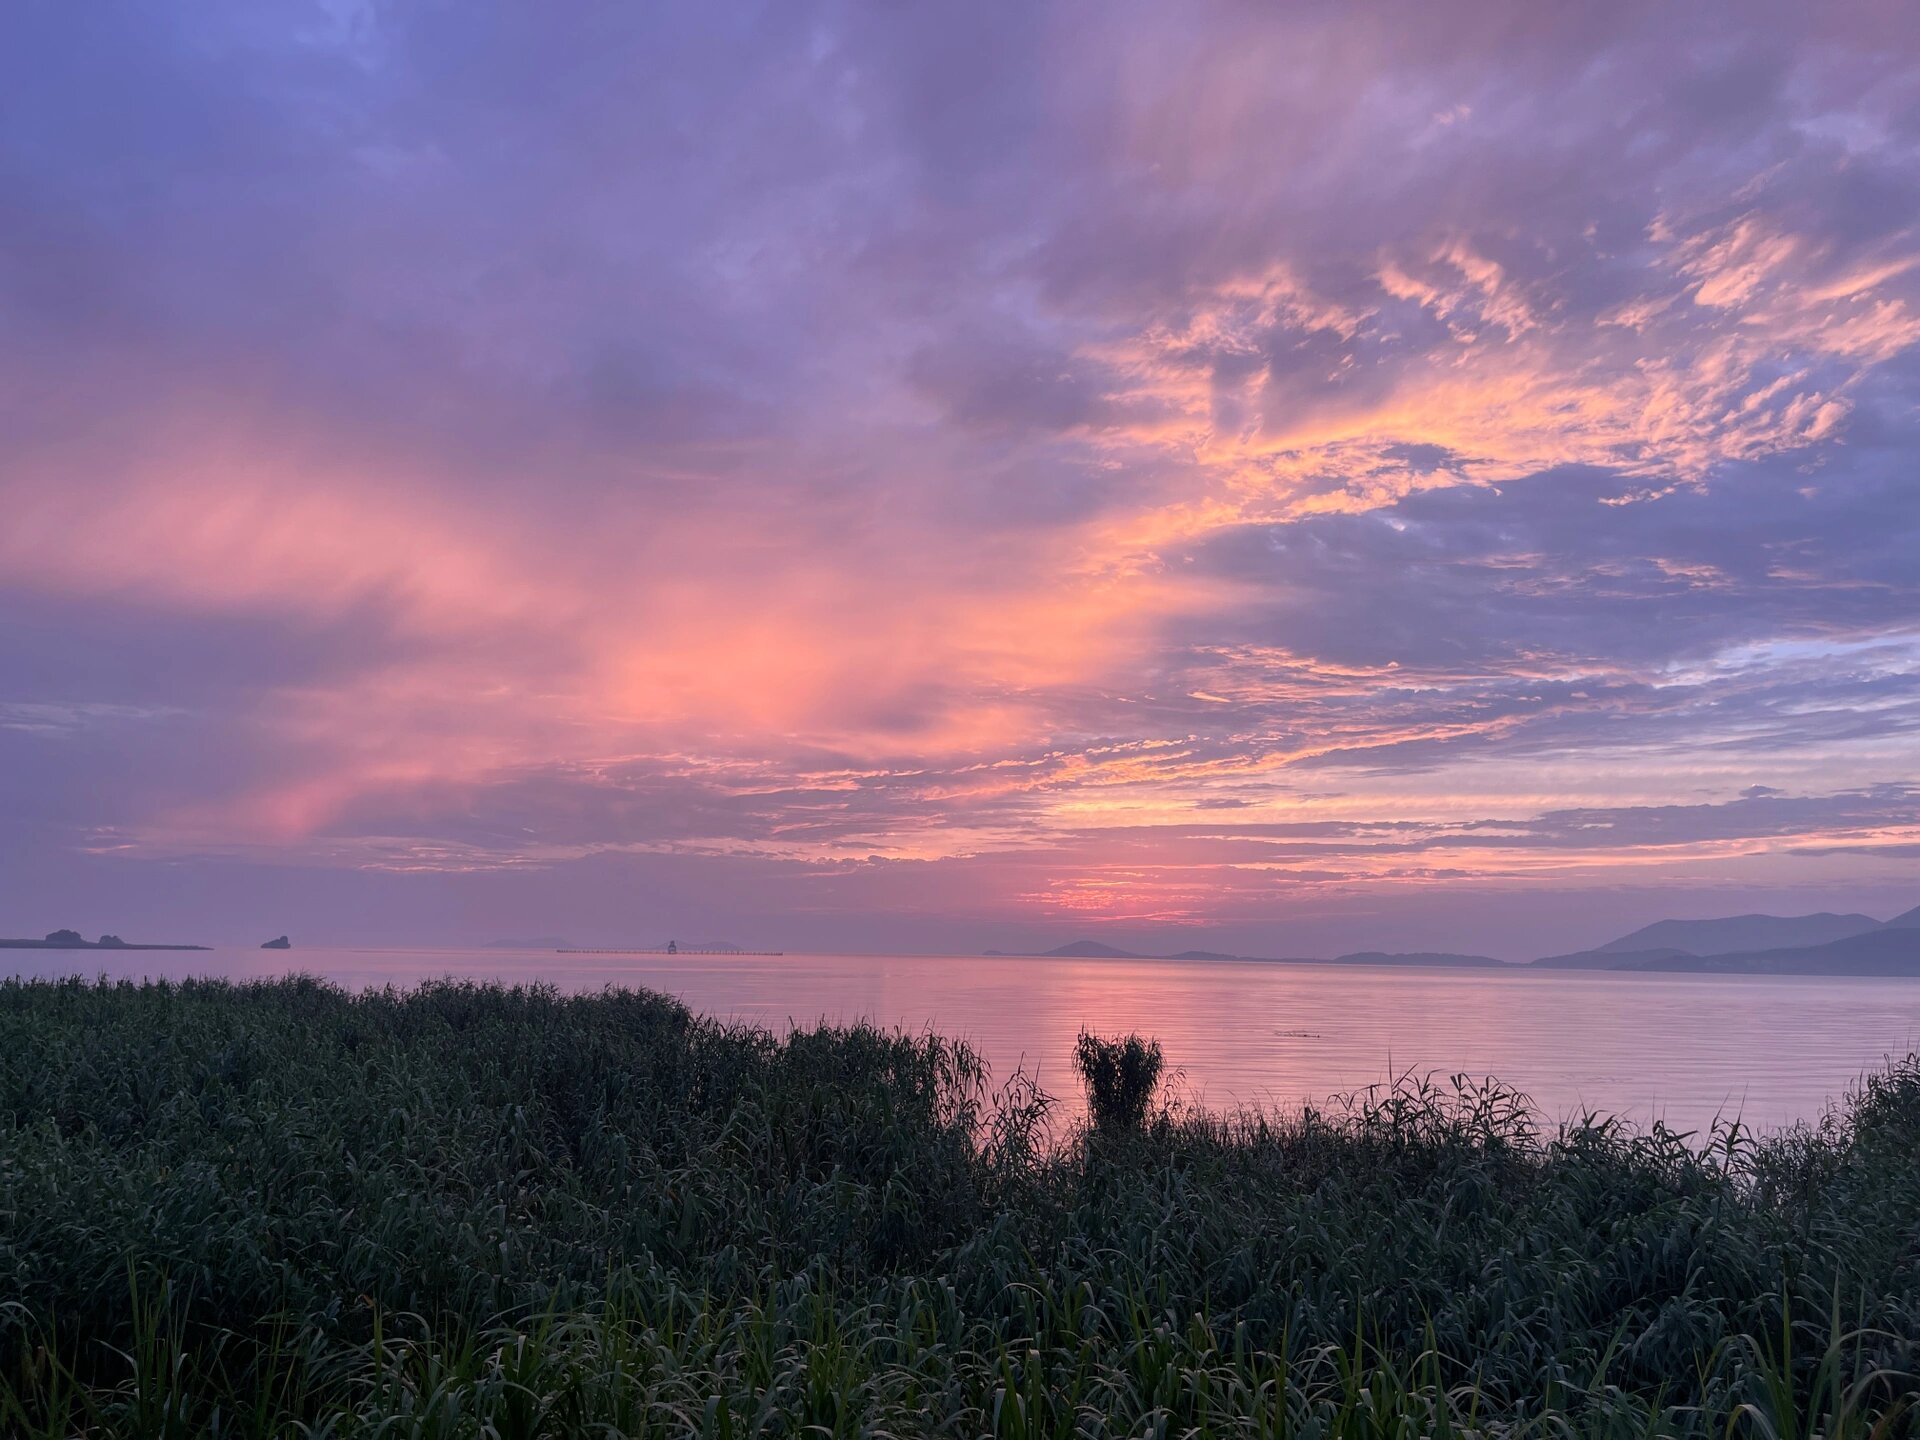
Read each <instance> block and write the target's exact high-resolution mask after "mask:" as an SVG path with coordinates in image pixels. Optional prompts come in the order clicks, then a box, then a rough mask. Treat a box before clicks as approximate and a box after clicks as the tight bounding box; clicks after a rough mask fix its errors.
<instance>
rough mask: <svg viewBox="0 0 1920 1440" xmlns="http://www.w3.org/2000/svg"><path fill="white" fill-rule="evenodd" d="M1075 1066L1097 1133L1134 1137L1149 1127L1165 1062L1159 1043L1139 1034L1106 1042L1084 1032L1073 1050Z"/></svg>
mask: <svg viewBox="0 0 1920 1440" xmlns="http://www.w3.org/2000/svg"><path fill="white" fill-rule="evenodd" d="M1073 1063H1074V1068H1075V1069H1077V1070H1078V1071H1079V1072H1080V1078H1081V1079H1082V1080H1084V1081H1085V1082H1086V1086H1087V1110H1088V1114H1089V1116H1090V1117H1091V1119H1092V1122H1093V1127H1094V1129H1095V1130H1097V1131H1101V1132H1104V1133H1106V1134H1109V1135H1131V1134H1135V1133H1137V1132H1138V1131H1139V1129H1140V1128H1141V1126H1143V1125H1145V1124H1146V1122H1147V1109H1148V1107H1149V1106H1151V1105H1152V1104H1153V1092H1154V1091H1155V1090H1157V1089H1158V1088H1159V1086H1160V1070H1161V1067H1162V1066H1163V1065H1164V1064H1165V1063H1166V1062H1165V1058H1164V1057H1163V1056H1162V1055H1161V1054H1160V1043H1159V1042H1158V1041H1157V1040H1142V1039H1141V1038H1140V1037H1139V1036H1138V1035H1127V1036H1124V1037H1122V1038H1121V1039H1118V1040H1103V1039H1101V1038H1100V1037H1099V1036H1098V1035H1094V1034H1090V1033H1089V1032H1087V1031H1085V1030H1082V1031H1081V1032H1080V1038H1079V1040H1078V1041H1077V1042H1076V1043H1075V1045H1074V1047H1073Z"/></svg>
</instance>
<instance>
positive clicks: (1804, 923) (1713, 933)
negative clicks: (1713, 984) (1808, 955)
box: [1594, 911, 1920, 955]
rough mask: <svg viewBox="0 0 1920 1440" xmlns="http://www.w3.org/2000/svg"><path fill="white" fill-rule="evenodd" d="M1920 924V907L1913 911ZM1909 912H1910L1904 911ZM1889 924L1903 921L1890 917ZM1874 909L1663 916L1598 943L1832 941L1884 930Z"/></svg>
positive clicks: (1668, 945)
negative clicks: (1869, 912) (1691, 917)
mask: <svg viewBox="0 0 1920 1440" xmlns="http://www.w3.org/2000/svg"><path fill="white" fill-rule="evenodd" d="M1909 913H1910V914H1912V915H1913V917H1914V918H1913V922H1912V923H1914V924H1915V925H1920V911H1913V912H1909ZM1902 918H1904V917H1902ZM1888 923H1889V924H1893V923H1897V922H1894V921H1889V922H1888ZM1879 928H1880V922H1879V921H1878V920H1876V919H1874V918H1873V917H1872V916H1871V915H1834V914H1831V913H1828V912H1826V911H1822V912H1821V913H1820V914H1818V915H1729V916H1726V917H1725V918H1724V919H1719V920H1657V921H1655V922H1654V923H1653V924H1651V925H1646V926H1642V927H1641V928H1640V929H1638V930H1635V931H1634V932H1633V933H1632V934H1630V935H1622V936H1621V937H1620V938H1619V939H1618V940H1609V941H1608V942H1607V943H1606V944H1604V945H1598V946H1595V947H1594V948H1595V950H1597V951H1598V952H1599V953H1600V954H1603V955H1623V954H1634V953H1638V952H1642V951H1647V950H1682V951H1685V952H1686V953H1687V954H1689V955H1734V954H1739V953H1741V952H1744V951H1749V950H1781V949H1785V948H1787V947H1789V946H1801V945H1826V944H1829V943H1831V942H1832V941H1835V940H1844V939H1846V938H1847V937H1848V936H1849V935H1864V934H1866V933H1867V932H1868V931H1869V930H1878V929H1879Z"/></svg>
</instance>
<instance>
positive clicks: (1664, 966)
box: [1612, 926, 1920, 977]
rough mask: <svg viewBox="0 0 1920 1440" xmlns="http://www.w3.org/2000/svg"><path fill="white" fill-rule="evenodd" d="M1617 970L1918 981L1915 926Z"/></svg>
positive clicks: (1634, 960) (1645, 960) (1638, 960)
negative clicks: (1820, 942) (1881, 977)
mask: <svg viewBox="0 0 1920 1440" xmlns="http://www.w3.org/2000/svg"><path fill="white" fill-rule="evenodd" d="M1622 958H1623V959H1628V960H1629V963H1626V964H1622V965H1617V966H1614V967H1612V968H1614V969H1619V970H1640V971H1652V970H1665V971H1676V972H1683V973H1688V974H1700V975H1886V976H1895V975H1898V976H1909V975H1910V976H1917V977H1920V927H1898V926H1895V927H1886V928H1882V929H1879V930H1870V931H1868V932H1867V933H1866V934H1864V935H1849V936H1847V937H1846V938H1844V939H1841V940H1835V941H1833V942H1831V943H1830V944H1826V945H1791V946H1783V947H1779V948H1776V949H1771V950H1751V951H1744V952H1742V953H1739V954H1735V955H1676V954H1666V955H1656V956H1652V957H1622Z"/></svg>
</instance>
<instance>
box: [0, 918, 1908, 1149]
mask: <svg viewBox="0 0 1920 1440" xmlns="http://www.w3.org/2000/svg"><path fill="white" fill-rule="evenodd" d="M288 972H300V973H305V974H312V975H320V976H324V977H326V978H328V979H330V980H333V981H336V982H338V983H340V984H342V985H346V986H350V987H360V986H366V985H380V984H387V983H394V984H400V985H410V984H414V983H417V982H419V981H421V980H425V979H430V978H433V977H437V976H443V975H457V976H463V977H469V978H473V979H485V980H498V981H504V982H514V981H535V980H538V981H545V982H547V983H550V984H553V985H556V986H559V987H561V988H562V989H568V990H597V989H599V988H601V987H603V986H607V985H627V986H645V987H648V988H651V989H655V990H661V991H665V992H667V993H668V994H671V995H677V996H679V997H680V998H681V999H682V1000H684V1001H685V1002H686V1003H687V1004H688V1005H690V1006H692V1007H693V1008H694V1009H695V1010H698V1011H701V1012H704V1013H706V1014H710V1015H716V1016H723V1017H733V1018H738V1019H742V1020H750V1021H754V1022H758V1023H761V1024H765V1025H769V1026H772V1027H774V1028H776V1029H779V1028H784V1027H785V1026H786V1025H787V1024H788V1023H789V1022H797V1023H800V1024H810V1023H813V1022H815V1021H819V1020H822V1019H825V1020H830V1021H851V1020H856V1019H869V1020H873V1021H876V1022H878V1023H880V1024H882V1025H887V1026H905V1027H907V1028H909V1029H913V1030H919V1029H925V1028H929V1027H930V1028H933V1029H936V1030H939V1031H940V1032H942V1033H943V1034H947V1035H953V1036H957V1037H960V1038H963V1039H966V1040H969V1041H971V1042H972V1043H973V1044H974V1045H975V1047H976V1048H977V1049H979V1050H980V1051H981V1052H982V1053H983V1054H984V1055H985V1056H986V1057H987V1059H988V1060H989V1062H990V1063H991V1064H992V1065H993V1067H994V1073H995V1074H996V1075H998V1076H1004V1075H1006V1074H1008V1073H1010V1072H1011V1071H1012V1069H1013V1068H1014V1067H1015V1066H1019V1065H1024V1066H1025V1067H1026V1068H1027V1069H1028V1071H1029V1072H1031V1073H1034V1074H1035V1075H1036V1076H1037V1078H1038V1079H1039V1081H1040V1083H1041V1085H1042V1086H1043V1088H1045V1089H1047V1090H1048V1091H1050V1092H1052V1093H1053V1094H1055V1095H1058V1096H1060V1097H1061V1098H1062V1100H1063V1101H1067V1102H1069V1104H1070V1106H1071V1107H1072V1108H1076V1109H1077V1108H1078V1088H1077V1085H1076V1083H1075V1080H1074V1076H1073V1072H1072V1069H1071V1065H1070V1060H1069V1056H1070V1054H1071V1051H1072V1048H1073V1042H1074V1038H1075V1036H1076V1035H1077V1034H1078V1033H1079V1031H1080V1029H1081V1027H1082V1026H1086V1027H1088V1028H1090V1029H1093V1030H1096V1031H1099V1032H1101V1033H1105V1034H1112V1033H1117V1032H1124V1031H1128V1030H1137V1031H1139V1032H1141V1033H1142V1034H1147V1035H1152V1036H1155V1037H1157V1038H1158V1039H1159V1040H1160V1042H1161V1045H1162V1046H1163V1047H1164V1049H1165V1051H1166V1055H1167V1062H1168V1065H1169V1066H1170V1067H1171V1068H1174V1069H1177V1070H1178V1071H1180V1072H1181V1075H1180V1083H1181V1086H1182V1088H1183V1091H1184V1093H1185V1094H1186V1095H1188V1096H1189V1097H1190V1098H1192V1099H1194V1100H1196V1101H1199V1102H1201V1103H1204V1104H1207V1105H1212V1106H1220V1107H1226V1106H1231V1105H1235V1104H1264V1105H1278V1106H1285V1107H1292V1106H1295V1105H1297V1104H1298V1103H1299V1102H1300V1101H1301V1100H1303V1099H1316V1100H1317V1099H1323V1098H1325V1097H1326V1096H1327V1095H1329V1094H1332V1093H1334V1092H1340V1091H1349V1090H1353V1089H1357V1088H1361V1087H1364V1086H1368V1085H1373V1084H1376V1083H1380V1082H1382V1081H1384V1080H1385V1079H1386V1078H1387V1077H1388V1076H1389V1074H1391V1073H1395V1072H1406V1071H1416V1072H1419V1071H1430V1070H1431V1071H1439V1072H1442V1073H1449V1074H1450V1073H1453V1072H1466V1073H1469V1074H1473V1075H1477V1076H1478V1075H1493V1076H1498V1077H1499V1078H1500V1079H1502V1080H1504V1081H1506V1082H1508V1083H1509V1084H1512V1085H1514V1086H1517V1087H1518V1088H1519V1089H1521V1090H1523V1091H1525V1092H1526V1093H1527V1094H1528V1095H1530V1096H1531V1097H1532V1098H1533V1100H1534V1102H1535V1104H1536V1106H1537V1107H1538V1108H1539V1109H1540V1110H1541V1111H1542V1112H1543V1113H1544V1114H1545V1115H1546V1116H1547V1117H1548V1118H1550V1119H1560V1118H1564V1117H1567V1116H1570V1115H1573V1114H1576V1113H1578V1112H1580V1111H1582V1110H1585V1109H1592V1110H1598V1111H1603V1112H1609V1113H1614V1114H1621V1115H1625V1116H1627V1117H1629V1118H1631V1119H1633V1120H1635V1121H1636V1122H1639V1123H1645V1122H1647V1121H1649V1120H1650V1119H1652V1118H1653V1117H1655V1116H1658V1117H1660V1118H1663V1119H1664V1120H1665V1121H1666V1122H1667V1123H1668V1124H1669V1125H1673V1126H1675V1127H1676V1128H1682V1129H1700V1128H1704V1127H1705V1126H1707V1125H1709V1124H1711V1123H1712V1121H1713V1120H1714V1118H1715V1117H1716V1116H1727V1117H1731V1116H1736V1115H1737V1116H1739V1117H1740V1118H1741V1119H1742V1120H1744V1121H1745V1122H1746V1123H1747V1124H1748V1125H1751V1126H1755V1127H1759V1128H1775V1127H1778V1126H1781V1125H1783V1124H1787V1123H1790V1122H1792V1121H1794V1120H1798V1119H1817V1118H1818V1117H1819V1115H1820V1114H1821V1112H1822V1111H1823V1109H1824V1108H1825V1106H1826V1104H1827V1103H1828V1100H1829V1099H1830V1098H1831V1097H1834V1096H1837V1095H1839V1094H1841V1093H1842V1092H1843V1091H1844V1090H1845V1089H1846V1087H1847V1086H1848V1085H1849V1084H1850V1083H1851V1082H1852V1081H1853V1080H1855V1079H1856V1078H1857V1077H1858V1076H1859V1075H1860V1074H1861V1072H1862V1071H1863V1070H1866V1069H1870V1068H1874V1067H1877V1066H1878V1065H1879V1064H1881V1063H1882V1061H1883V1060H1884V1059H1885V1058H1886V1057H1887V1056H1889V1055H1895V1054H1899V1055H1904V1054H1906V1053H1908V1052H1909V1051H1912V1050H1915V1049H1920V980H1880V979H1859V978H1839V979H1819V978H1811V977H1803V976H1700V975H1615V974H1592V973H1580V972H1568V971H1539V972H1527V971H1515V972H1507V971H1493V972H1486V971H1477V970H1451V971H1438V970H1419V969H1412V968H1399V967H1389V966H1365V967H1360V966H1340V965H1289V964H1277V963H1268V962H1259V961H1219V962H1216V961H1172V960H1067V959H1037V958H1036V959H1027V958H999V957H995V958H991V959H983V958H977V957H965V956H945V957H926V956H885V955H882V956H869V955H860V956H853V955H789V956H784V957H763V956H727V955H698V956H695V955H679V956H668V955H566V954H559V955H556V954H553V953H552V952H545V951H506V950H316V949H306V950H292V951H263V950H251V949H249V950H213V951H209V952H203V953H187V954H181V953H171V954H170V953H163V952H138V951H136V952H131V953H126V954H115V953H113V952H102V951H59V950H20V951H7V952H0V973H13V974H19V975H30V976H31V975H47V976H50V975H72V974H81V975H99V974H106V975H111V976H114V977H130V978H138V977H141V976H168V977H174V978H178V977H181V976H186V975H220V976H227V977H230V978H249V977H260V976H271V975H281V974H286V973H288Z"/></svg>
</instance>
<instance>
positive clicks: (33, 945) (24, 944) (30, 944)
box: [0, 930, 208, 950]
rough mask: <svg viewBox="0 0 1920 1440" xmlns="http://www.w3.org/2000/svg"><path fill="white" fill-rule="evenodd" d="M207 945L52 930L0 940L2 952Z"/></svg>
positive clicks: (145, 948) (160, 948)
mask: <svg viewBox="0 0 1920 1440" xmlns="http://www.w3.org/2000/svg"><path fill="white" fill-rule="evenodd" d="M207 948H208V947H207V946H205V945H150V944H136V943H135V942H133V941H131V940H122V939H121V938H120V937H119V936H118V935H102V936H101V937H100V938H99V939H98V940H89V939H87V938H86V937H85V936H84V935H82V934H81V933H80V932H79V931H78V930H50V931H48V932H47V934H46V935H45V936H44V937H42V938H41V939H39V940H0V950H205V949H207Z"/></svg>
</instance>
